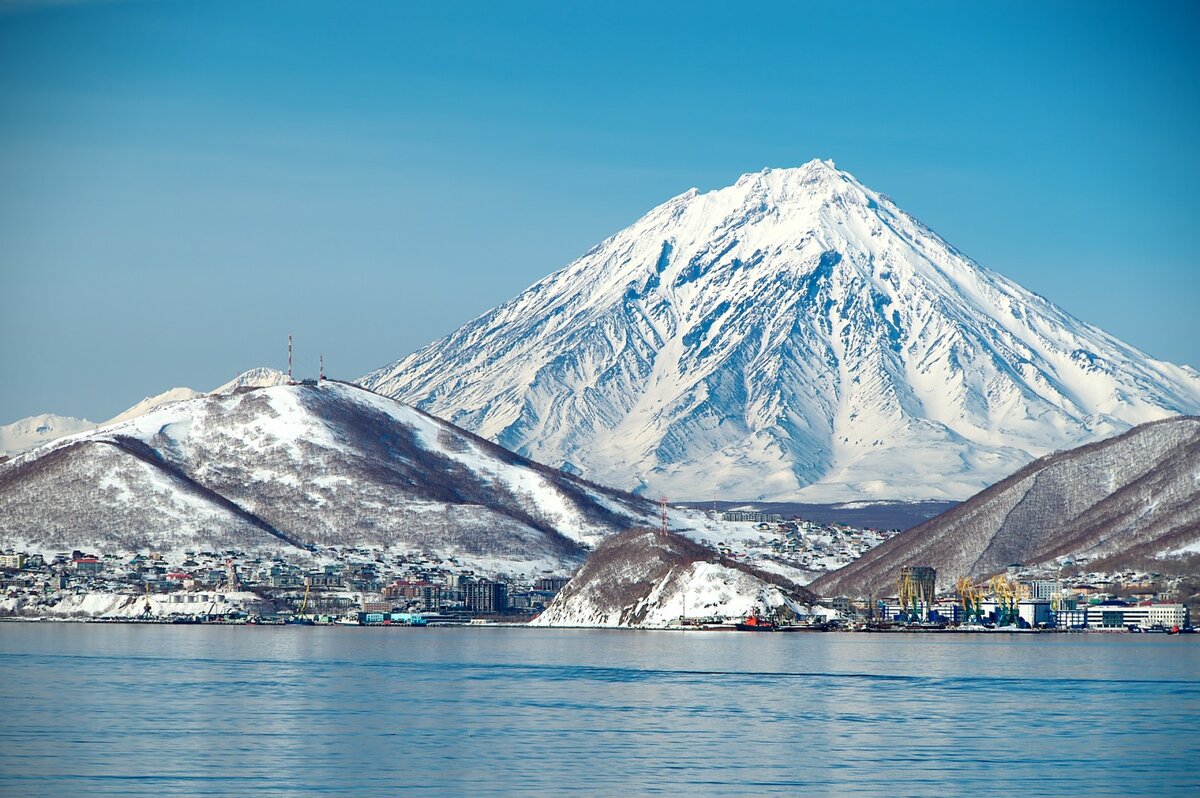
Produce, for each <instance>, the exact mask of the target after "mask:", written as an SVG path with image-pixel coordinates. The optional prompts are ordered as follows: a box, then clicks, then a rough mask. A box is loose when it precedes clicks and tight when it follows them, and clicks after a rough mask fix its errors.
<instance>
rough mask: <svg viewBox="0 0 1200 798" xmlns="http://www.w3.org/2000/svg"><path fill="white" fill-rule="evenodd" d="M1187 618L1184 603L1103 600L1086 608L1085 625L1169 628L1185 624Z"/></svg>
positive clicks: (1108, 627)
mask: <svg viewBox="0 0 1200 798" xmlns="http://www.w3.org/2000/svg"><path fill="white" fill-rule="evenodd" d="M1188 620H1189V618H1188V608H1187V606H1186V605H1184V604H1167V603H1160V602H1153V601H1143V602H1142V603H1140V604H1126V603H1125V602H1123V601H1103V602H1101V603H1099V604H1093V605H1091V606H1089V607H1088V608H1087V625H1088V628H1091V629H1097V628H1099V629H1121V628H1124V627H1127V626H1138V627H1140V628H1142V629H1149V628H1150V627H1152V626H1162V627H1165V628H1167V629H1170V628H1172V627H1174V626H1187V625H1188Z"/></svg>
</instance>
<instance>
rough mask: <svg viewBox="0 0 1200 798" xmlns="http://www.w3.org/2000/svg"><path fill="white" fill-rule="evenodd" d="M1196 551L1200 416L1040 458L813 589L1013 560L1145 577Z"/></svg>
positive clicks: (944, 577) (970, 572) (953, 573)
mask: <svg viewBox="0 0 1200 798" xmlns="http://www.w3.org/2000/svg"><path fill="white" fill-rule="evenodd" d="M1197 553H1200V418H1192V417H1188V418H1172V419H1166V420H1163V421H1158V422H1154V423H1149V424H1143V425H1141V426H1139V427H1137V428H1135V429H1133V430H1130V431H1128V432H1126V433H1124V434H1122V435H1119V436H1116V437H1114V438H1112V439H1110V440H1106V441H1101V442H1099V443H1093V444H1089V445H1087V446H1083V447H1080V448H1078V449H1074V450H1071V451H1067V452H1060V453H1057V454H1053V455H1050V456H1047V457H1045V458H1042V459H1039V460H1037V461H1035V462H1033V463H1031V464H1029V465H1028V466H1026V467H1025V468H1023V469H1021V470H1020V471H1018V472H1017V473H1016V474H1013V475H1012V476H1010V477H1008V478H1007V479H1004V480H1001V481H1000V482H998V483H997V484H995V485H993V486H992V487H990V488H988V489H987V490H985V491H983V492H982V493H980V494H979V495H977V496H973V497H972V498H970V499H968V500H967V501H965V502H963V503H962V504H960V505H958V506H956V507H955V508H953V509H952V510H949V511H947V512H945V513H943V514H942V515H940V516H938V517H937V518H934V519H931V520H929V521H926V522H925V523H923V524H921V525H919V526H917V527H914V528H912V529H909V530H907V531H905V532H903V533H901V534H900V535H897V536H896V537H894V538H892V539H891V540H889V541H887V542H886V543H884V544H882V545H880V546H879V547H878V548H875V549H872V550H871V551H869V552H867V553H866V554H865V555H864V556H862V557H861V558H859V559H858V560H855V561H854V562H852V563H850V564H849V565H847V566H845V567H844V568H841V569H839V570H837V571H834V572H832V573H830V574H826V575H824V576H822V577H820V578H819V579H817V580H816V581H815V582H813V584H812V587H813V589H814V590H817V591H819V592H820V593H821V594H822V595H837V594H847V595H863V596H865V595H868V594H872V593H873V594H875V595H886V594H887V593H889V592H894V591H895V585H896V576H897V574H898V573H899V571H900V568H901V566H905V565H931V566H933V567H935V568H937V571H938V583H939V585H941V586H942V587H943V588H948V587H951V586H952V585H954V583H955V580H956V579H957V578H958V577H960V576H970V577H972V578H978V577H983V576H988V575H990V574H993V573H996V572H998V571H1002V570H1004V569H1005V568H1006V567H1007V566H1008V565H1010V564H1012V563H1022V564H1024V565H1039V564H1041V565H1044V564H1051V565H1052V564H1053V563H1055V562H1056V561H1058V560H1060V559H1071V560H1081V561H1085V562H1088V561H1090V562H1092V563H1097V564H1098V565H1097V567H1099V566H1101V565H1104V566H1111V570H1122V569H1124V568H1126V567H1137V568H1144V569H1146V570H1151V571H1152V570H1154V562H1155V560H1156V559H1158V558H1162V557H1174V556H1179V555H1184V554H1197ZM1101 570H1103V569H1101Z"/></svg>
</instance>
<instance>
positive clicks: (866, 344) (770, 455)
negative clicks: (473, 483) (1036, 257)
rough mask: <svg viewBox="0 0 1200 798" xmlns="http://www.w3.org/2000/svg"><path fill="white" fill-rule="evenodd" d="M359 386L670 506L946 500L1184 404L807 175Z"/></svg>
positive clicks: (768, 186) (785, 174)
mask: <svg viewBox="0 0 1200 798" xmlns="http://www.w3.org/2000/svg"><path fill="white" fill-rule="evenodd" d="M362 383H363V384H364V385H366V386H368V387H370V388H372V389H374V390H377V391H379V392H381V393H385V394H387V395H390V396H394V397H397V398H399V399H401V400H403V401H406V402H410V403H413V404H415V405H416V406H418V407H420V408H422V409H424V410H427V411H429V412H431V413H434V414H435V415H438V416H440V417H443V418H446V419H449V420H451V421H453V422H454V423H455V424H458V425H460V426H463V427H465V428H467V429H471V430H473V431H475V432H478V433H479V434H480V435H483V436H484V437H487V438H489V439H491V440H494V441H496V442H498V443H500V444H501V445H503V446H505V447H507V448H510V449H513V450H515V451H518V452H520V453H522V454H524V455H526V456H529V457H532V458H534V459H536V460H539V461H541V462H545V463H548V464H551V465H554V466H558V467H562V468H564V469H567V470H573V471H576V472H578V473H582V474H583V475H585V476H586V477H587V478H588V479H591V480H595V481H597V482H601V483H604V484H610V485H614V486H617V487H621V488H627V489H638V490H646V491H650V492H653V493H654V494H657V493H659V492H665V493H667V494H668V495H670V496H672V497H674V498H677V499H692V500H707V499H711V498H713V497H721V498H731V499H755V498H773V499H802V500H805V501H840V500H847V499H860V498H864V497H866V498H870V497H881V498H889V499H902V498H911V499H926V498H941V499H961V498H965V497H967V496H970V495H971V494H973V493H975V492H976V491H978V490H979V489H981V488H983V487H985V486H987V485H989V484H991V483H993V482H995V481H997V480H998V479H1001V478H1002V477H1004V476H1005V475H1006V474H1009V473H1011V472H1012V471H1014V470H1016V469H1017V468H1019V467H1020V466H1022V465H1024V464H1025V463H1027V462H1029V461H1030V460H1032V459H1034V458H1035V457H1039V456H1041V455H1044V454H1047V453H1048V452H1051V451H1053V450H1056V449H1061V448H1068V447H1070V446H1074V445H1077V444H1080V443H1084V442H1087V441H1092V440H1097V439H1100V438H1104V437H1107V436H1109V435H1111V434H1113V433H1115V432H1120V431H1122V430H1125V429H1127V428H1129V427H1130V426H1133V425H1136V424H1139V423H1142V422H1146V421H1150V420H1154V419H1159V418H1163V417H1166V416H1170V415H1174V414H1178V413H1196V412H1200V375H1198V374H1197V372H1196V371H1194V370H1193V369H1191V368H1188V367H1180V366H1175V365H1172V364H1169V363H1164V362H1160V361H1156V360H1153V359H1152V358H1150V357H1148V356H1147V355H1145V354H1144V353H1142V352H1139V351H1138V350H1136V349H1134V348H1133V347H1130V346H1129V345H1127V344H1124V343H1122V342H1121V341H1119V340H1117V339H1115V338H1113V337H1112V336H1110V335H1108V334H1107V333H1105V332H1103V331H1102V330H1099V329H1097V328H1096V327H1094V326H1092V325H1089V324H1086V323H1084V322H1082V321H1080V320H1078V319H1076V318H1074V317H1072V316H1071V315H1069V314H1068V313H1066V312H1065V311H1063V310H1062V309H1060V308H1059V307H1057V306H1056V305H1054V304H1052V303H1051V302H1049V301H1047V300H1046V299H1043V298H1042V297H1039V296H1037V295H1035V294H1033V293H1031V292H1029V291H1027V290H1025V289H1023V288H1021V287H1020V286H1018V285H1016V284H1015V283H1013V282H1011V281H1009V280H1007V279H1005V278H1004V277H1002V276H1001V275H999V274H996V273H995V272H992V271H989V270H988V269H986V268H984V267H982V266H980V265H979V264H977V263H975V262H973V261H972V260H970V259H969V258H967V257H966V256H964V255H963V254H962V253H960V252H958V251H957V250H956V249H954V248H953V247H952V246H951V245H949V244H948V243H946V242H945V241H943V240H942V239H941V238H940V237H938V236H937V234H935V233H934V232H933V231H932V230H930V229H929V228H927V227H925V226H924V225H923V224H921V223H920V222H919V221H917V220H916V219H914V218H913V217H911V216H909V215H908V214H906V213H904V212H903V211H902V210H900V209H899V208H898V207H897V206H896V205H895V204H894V203H892V201H891V200H889V199H888V198H887V197H886V196H884V195H882V194H879V193H876V192H874V191H872V190H870V189H868V188H866V187H865V186H863V185H862V184H861V183H859V182H858V181H857V180H856V179H855V178H854V177H853V176H851V175H849V174H847V173H846V172H842V171H839V170H837V169H836V168H835V167H834V166H833V164H832V163H830V162H827V161H812V162H810V163H808V164H805V165H804V166H802V167H800V168H796V169H767V170H764V171H762V172H759V173H754V174H747V175H744V176H743V177H742V178H741V179H739V180H738V181H737V182H736V183H735V184H734V185H732V186H730V187H728V188H724V189H720V190H716V191H711V192H708V193H703V194H702V193H700V192H698V191H696V190H695V189H693V190H691V191H688V192H686V193H684V194H681V195H679V196H677V197H675V198H673V199H671V200H669V201H667V202H666V203H664V204H662V205H660V206H659V207H657V208H655V209H654V210H652V211H651V212H650V213H648V214H647V215H646V216H644V217H643V218H641V219H640V220H638V221H637V222H636V223H634V224H633V225H632V226H630V227H629V228H627V229H625V230H623V231H621V232H619V233H617V234H616V235H614V236H613V237H611V238H609V239H607V240H606V241H604V242H602V243H601V244H599V245H598V246H596V247H595V248H593V249H592V250H591V251H589V252H588V253H586V254H585V255H584V256H583V257H581V258H580V259H578V260H577V261H575V262H573V263H571V264H570V265H568V266H567V267H566V268H564V269H562V270H561V271H558V272H556V273H554V274H552V275H550V276H549V277H547V278H545V279H544V280H542V281H540V282H538V283H537V284H535V285H534V286H532V287H531V288H529V289H528V290H527V291H525V292H524V293H522V294H521V295H520V296H518V297H516V298H515V299H513V300H511V301H510V302H507V303H505V304H503V305H501V306H500V307H498V308H496V309H494V310H492V311H490V312H488V313H486V314H484V315H483V316H481V317H479V318H478V319H475V320H474V321H472V322H470V323H468V324H466V325H465V326H463V327H462V328H460V329H459V330H458V331H456V332H454V333H453V334H451V335H450V336H448V337H446V338H445V339H443V340H440V341H436V342H434V343H432V344H430V345H429V346H428V347H426V348H424V349H422V350H420V351H418V352H416V353H414V354H412V355H409V356H408V357H406V358H404V359H402V360H399V361H397V362H396V363H393V364H392V365H390V366H387V367H385V368H382V369H379V370H378V371H375V372H372V373H370V374H368V375H366V376H365V377H364V378H363V379H362Z"/></svg>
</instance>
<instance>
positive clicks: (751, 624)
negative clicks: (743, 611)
mask: <svg viewBox="0 0 1200 798" xmlns="http://www.w3.org/2000/svg"><path fill="white" fill-rule="evenodd" d="M775 628H776V627H775V624H774V623H772V622H771V621H768V620H767V619H765V618H760V617H758V615H756V614H751V615H748V616H747V617H746V619H745V620H743V621H740V622H739V623H738V624H736V629H737V630H738V631H739V632H774V631H775Z"/></svg>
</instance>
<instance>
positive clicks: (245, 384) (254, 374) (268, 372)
mask: <svg viewBox="0 0 1200 798" xmlns="http://www.w3.org/2000/svg"><path fill="white" fill-rule="evenodd" d="M289 381H290V380H289V379H288V375H287V374H285V373H284V372H282V371H278V370H276V369H273V368H268V367H267V366H259V367H257V368H252V369H250V370H249V371H243V372H242V373H241V374H239V375H237V376H236V377H234V378H233V379H232V380H230V381H229V382H227V383H225V384H224V385H221V386H220V387H217V388H214V389H213V390H211V391H209V393H231V392H233V391H236V390H237V389H238V388H271V387H274V386H276V385H287V384H288V382H289Z"/></svg>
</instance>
